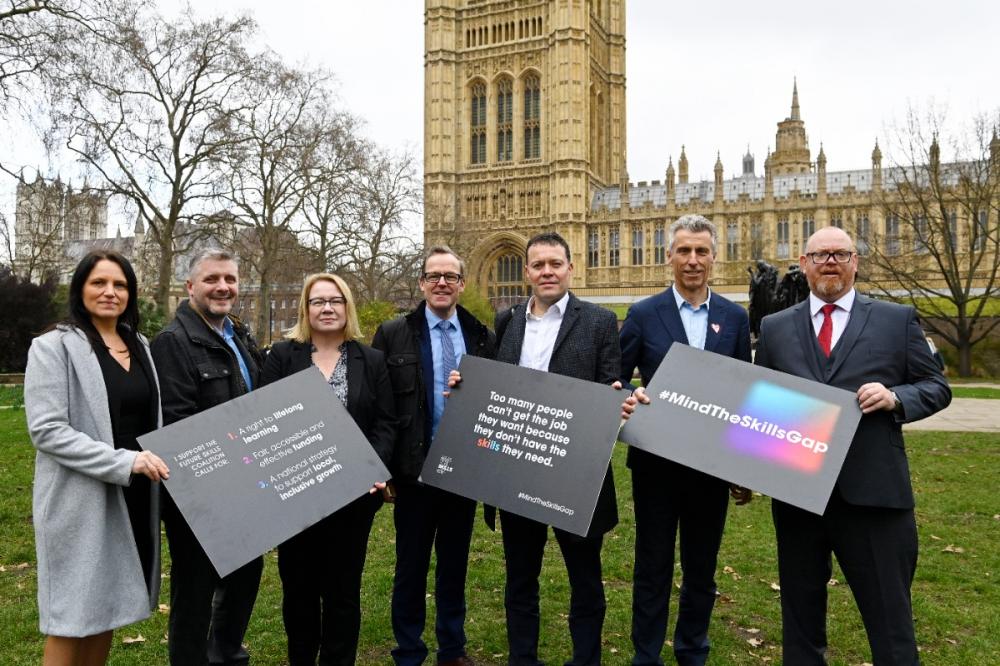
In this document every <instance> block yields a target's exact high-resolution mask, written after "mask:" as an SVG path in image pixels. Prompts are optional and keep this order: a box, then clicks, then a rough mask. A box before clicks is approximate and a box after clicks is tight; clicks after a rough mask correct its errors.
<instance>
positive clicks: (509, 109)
mask: <svg viewBox="0 0 1000 666" xmlns="http://www.w3.org/2000/svg"><path fill="white" fill-rule="evenodd" d="M513 159H514V82H513V81H511V80H510V79H501V80H500V82H499V83H497V162H510V161H511V160H513Z"/></svg>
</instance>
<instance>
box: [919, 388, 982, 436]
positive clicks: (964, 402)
mask: <svg viewBox="0 0 1000 666" xmlns="http://www.w3.org/2000/svg"><path fill="white" fill-rule="evenodd" d="M966 386H967V385H966ZM903 430H951V431H960V432H1000V400H987V399H979V398H954V399H952V401H951V404H950V405H948V408H947V409H945V410H943V411H940V412H938V413H937V414H935V415H934V416H929V417H927V418H926V419H923V420H920V421H916V422H915V423H907V424H906V425H904V426H903Z"/></svg>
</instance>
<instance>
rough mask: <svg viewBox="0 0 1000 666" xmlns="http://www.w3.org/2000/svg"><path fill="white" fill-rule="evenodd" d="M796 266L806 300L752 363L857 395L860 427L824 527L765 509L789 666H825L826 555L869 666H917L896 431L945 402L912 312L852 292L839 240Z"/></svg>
mask: <svg viewBox="0 0 1000 666" xmlns="http://www.w3.org/2000/svg"><path fill="white" fill-rule="evenodd" d="M799 266H800V267H801V269H802V270H803V271H804V272H805V274H806V278H807V279H808V281H809V289H810V292H811V293H810V296H809V300H808V301H803V302H802V303H800V304H798V305H796V306H794V307H791V308H788V309H786V310H783V311H781V312H779V313H777V314H774V315H771V316H770V317H765V318H764V320H763V322H762V323H761V331H760V338H759V339H758V340H757V357H756V362H757V364H758V365H761V366H764V367H767V368H772V369H774V370H779V371H781V372H787V373H789V374H792V375H798V376H799V377H805V378H806V379H811V380H813V381H817V382H822V383H824V384H829V385H830V386H836V387H837V388H841V389H846V390H848V391H852V392H856V393H857V396H858V404H859V405H860V407H861V411H862V417H861V422H860V424H859V425H858V429H857V431H856V432H855V434H854V439H853V440H852V442H851V448H850V450H849V451H848V454H847V458H846V459H845V460H844V465H843V467H842V468H841V471H840V476H839V477H838V479H837V484H836V485H835V486H834V489H833V493H832V495H831V497H830V501H829V504H827V507H826V511H825V512H824V514H823V515H822V516H817V515H815V514H812V513H809V512H807V511H804V510H802V509H798V508H796V507H794V506H791V505H789V504H785V503H784V502H779V501H778V500H774V501H773V502H772V504H771V512H772V515H773V518H774V529H775V535H776V536H777V540H778V573H779V577H780V582H781V619H782V647H783V657H784V662H785V663H786V664H795V665H796V666H799V665H806V666H808V665H812V664H817V665H819V664H823V663H824V652H825V651H826V587H827V582H828V581H829V580H830V575H831V569H832V561H831V553H833V554H835V555H836V556H837V561H838V562H839V563H840V568H841V569H842V570H843V571H844V576H845V577H846V578H847V583H848V585H850V587H851V592H852V593H853V594H854V599H855V601H856V602H857V604H858V610H860V611H861V619H862V621H863V622H864V625H865V631H866V632H867V634H868V643H869V645H870V646H871V650H872V662H874V663H875V665H876V666H881V665H882V664H906V665H908V666H909V665H911V664H917V663H919V657H918V655H917V645H916V639H915V637H914V631H913V608H912V605H911V602H910V585H911V583H912V581H913V574H914V572H915V571H916V566H917V526H916V522H915V520H914V517H913V490H912V488H911V486H910V471H909V466H908V465H907V461H906V451H905V450H904V448H903V433H902V428H901V426H902V424H903V423H908V422H910V421H916V420H918V419H922V418H924V417H926V416H930V415H931V414H933V413H934V412H937V411H939V410H941V409H944V408H945V407H947V406H948V404H949V403H950V402H951V390H950V389H949V388H948V383H947V382H946V381H945V379H944V377H943V376H942V375H941V371H940V369H939V368H938V366H937V364H936V363H935V362H934V358H933V357H932V356H931V352H930V349H929V347H928V346H927V342H926V340H925V339H924V334H923V331H921V330H920V324H919V322H918V320H917V315H916V312H915V311H914V309H913V308H912V307H909V306H904V305H898V304H895V303H886V302H880V301H874V300H872V299H870V298H866V297H865V296H862V295H861V294H858V293H857V292H855V290H854V280H855V276H856V274H857V270H858V254H857V251H856V250H855V246H854V243H853V241H852V240H851V238H850V237H849V236H848V235H847V234H846V233H845V232H844V231H843V230H841V229H838V228H836V227H826V228H824V229H820V230H819V231H817V232H816V233H814V234H813V235H812V236H811V237H810V238H809V241H808V242H807V244H806V252H805V254H804V255H802V256H800V257H799Z"/></svg>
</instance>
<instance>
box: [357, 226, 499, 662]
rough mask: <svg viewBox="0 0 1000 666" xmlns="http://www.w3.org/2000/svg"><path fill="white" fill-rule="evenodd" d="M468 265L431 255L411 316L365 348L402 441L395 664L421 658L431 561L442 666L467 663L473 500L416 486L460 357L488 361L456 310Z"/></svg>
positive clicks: (489, 337) (482, 337) (486, 336)
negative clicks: (379, 370)
mask: <svg viewBox="0 0 1000 666" xmlns="http://www.w3.org/2000/svg"><path fill="white" fill-rule="evenodd" d="M464 273H465V265H464V262H463V261H462V259H461V258H459V256H458V255H456V254H455V253H454V252H453V251H452V250H451V249H450V248H448V247H445V246H437V247H433V248H431V249H430V250H429V251H428V252H427V255H426V256H425V258H424V266H423V273H422V274H421V276H420V289H421V291H423V293H424V298H425V301H424V302H423V303H421V304H420V305H419V306H417V308H416V310H414V311H413V312H411V313H410V314H408V315H406V316H405V317H401V318H398V319H394V320H392V321H387V322H385V323H384V324H382V325H381V326H380V327H379V329H378V331H376V332H375V337H374V338H373V339H372V346H373V347H375V349H379V350H381V351H383V352H384V353H385V358H386V362H387V363H388V365H389V378H390V381H391V382H392V390H393V393H394V396H395V400H396V412H397V416H398V421H399V434H398V438H397V440H396V448H395V451H394V453H393V460H392V465H391V466H390V471H391V472H392V477H393V481H392V484H393V487H394V492H395V493H396V508H395V511H394V513H393V520H394V522H395V524H396V576H395V580H394V582H393V586H392V631H393V633H394V634H395V637H396V643H397V645H396V648H395V649H393V651H392V657H393V659H394V660H395V662H396V663H397V664H400V665H405V666H416V665H418V664H422V663H423V661H424V659H425V658H426V657H427V653H428V650H427V646H426V645H425V644H424V641H423V639H422V638H421V635H422V634H423V631H424V622H425V619H426V615H427V607H426V601H425V596H426V590H427V572H428V570H429V568H430V559H431V549H432V548H433V549H434V551H435V553H436V554H437V570H436V571H435V579H434V598H435V605H436V607H437V622H436V623H435V627H434V628H435V633H436V635H437V641H438V651H437V662H438V664H440V665H454V666H463V665H468V664H472V663H473V662H472V660H471V659H469V657H468V656H467V655H466V652H465V574H466V568H467V566H468V561H469V544H470V542H471V541H472V524H473V520H474V518H475V513H476V502H475V501H474V500H470V499H467V498H464V497H459V496H458V495H454V494H452V493H449V492H446V491H443V490H439V489H437V488H432V487H430V486H425V485H423V484H422V483H420V481H419V480H418V477H419V475H420V469H421V467H422V466H423V464H424V459H425V458H426V457H427V451H428V449H429V447H430V445H431V440H432V439H433V437H434V433H435V432H436V431H437V424H438V422H439V421H440V419H441V414H442V412H443V411H444V395H443V394H444V391H445V389H446V387H447V378H448V373H449V372H450V371H451V370H452V369H453V368H455V367H456V366H457V365H458V360H459V359H460V358H461V356H462V354H463V353H465V354H471V355H473V356H482V357H485V358H493V355H494V352H495V345H496V341H495V338H494V336H493V333H492V332H490V330H489V329H487V328H486V327H485V326H484V325H483V324H481V323H480V322H479V321H477V320H476V318H475V317H473V316H472V315H471V314H470V313H469V312H468V311H467V310H465V309H463V308H462V307H460V306H459V305H458V297H459V296H460V295H461V293H462V291H463V290H464V289H465V275H464Z"/></svg>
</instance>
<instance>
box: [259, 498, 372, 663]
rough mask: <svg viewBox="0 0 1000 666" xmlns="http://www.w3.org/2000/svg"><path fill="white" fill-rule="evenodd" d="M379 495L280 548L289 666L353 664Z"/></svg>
mask: <svg viewBox="0 0 1000 666" xmlns="http://www.w3.org/2000/svg"><path fill="white" fill-rule="evenodd" d="M381 505H382V498H381V496H380V495H377V494H374V495H365V496H364V497H361V498H359V499H356V500H354V501H353V502H351V503H350V504H348V505H347V506H345V507H343V508H342V509H340V510H339V511H337V512H336V513H333V514H332V515H330V516H327V517H326V518H324V519H323V520H321V521H320V522H318V523H316V524H315V525H313V526H312V527H309V528H308V529H306V530H305V531H303V532H301V533H299V534H297V535H296V536H294V537H292V538H291V539H289V540H288V541H286V542H285V543H283V544H281V545H280V546H278V574H279V575H280V576H281V590H282V600H281V616H282V619H283V620H284V623H285V634H286V635H287V636H288V663H289V665H290V666H306V665H308V666H316V664H317V661H316V659H317V656H318V657H319V662H318V663H319V664H320V665H321V666H348V665H350V664H353V663H354V661H355V659H356V658H357V654H358V634H359V633H360V631H361V574H362V572H363V571H364V568H365V556H366V554H367V551H368V535H369V534H370V533H371V528H372V521H373V520H374V518H375V512H376V511H378V509H379V507H380V506H381Z"/></svg>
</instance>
